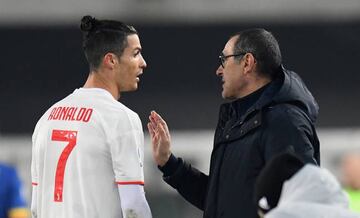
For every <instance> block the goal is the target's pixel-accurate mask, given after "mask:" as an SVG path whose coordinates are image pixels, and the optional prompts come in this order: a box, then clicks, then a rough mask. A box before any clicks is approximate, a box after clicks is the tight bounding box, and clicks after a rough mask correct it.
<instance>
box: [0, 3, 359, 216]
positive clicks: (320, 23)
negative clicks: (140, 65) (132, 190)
mask: <svg viewBox="0 0 360 218" xmlns="http://www.w3.org/2000/svg"><path fill="white" fill-rule="evenodd" d="M86 14H90V15H93V16H95V17H97V18H99V19H105V18H108V19H118V20H122V21H124V22H127V23H129V24H133V25H134V26H135V27H136V28H137V29H138V31H139V32H140V37H141V41H142V46H143V49H144V51H143V55H144V58H145V60H146V61H147V64H148V68H147V69H146V70H145V73H144V74H143V76H142V77H141V82H140V88H139V91H138V92H135V93H126V94H124V95H123V96H122V98H121V102H123V103H124V104H125V105H127V106H128V107H130V108H132V109H133V110H134V111H136V112H137V113H138V114H139V115H140V117H141V118H142V121H143V124H144V127H145V124H146V120H147V117H148V114H149V112H150V111H151V110H153V109H154V110H157V111H158V112H159V113H161V114H162V115H163V117H164V118H165V119H167V121H168V124H169V126H170V128H171V129H172V130H173V132H172V137H173V140H174V143H173V150H174V153H175V154H176V155H178V156H183V157H184V158H185V159H186V160H189V161H190V162H192V163H193V165H195V166H197V167H199V168H200V169H202V170H204V171H205V172H207V171H208V166H209V159H210V152H211V148H212V138H213V131H214V128H215V125H216V122H217V115H218V108H219V105H220V104H221V103H222V102H224V101H223V100H222V99H221V86H220V83H219V79H218V78H217V77H216V75H215V70H216V68H217V67H218V58H217V57H218V54H219V53H220V51H221V50H222V48H223V46H224V43H225V42H226V41H227V39H228V37H229V36H230V35H231V34H233V33H235V32H237V31H240V30H242V29H245V28H249V27H264V28H266V29H268V30H270V31H271V32H272V33H273V34H274V35H275V36H276V37H277V38H278V40H279V43H280V47H281V50H282V54H283V62H284V65H285V67H287V68H289V69H293V70H294V71H296V72H297V73H299V74H300V75H301V76H302V78H303V80H304V81H305V83H306V84H307V85H308V87H309V89H310V90H311V91H312V93H313V95H314V96H315V98H316V99H317V101H318V103H319V105H320V116H319V119H318V123H317V126H318V130H319V138H320V141H321V149H322V154H321V158H322V165H323V166H324V167H326V168H329V169H330V170H331V171H332V172H333V173H334V174H336V175H338V176H339V174H340V172H339V168H338V166H339V160H340V158H341V156H342V155H343V154H344V153H346V152H353V151H359V150H360V128H359V126H360V116H359V115H358V112H359V111H360V101H359V99H360V91H359V83H360V73H359V67H358V64H359V60H360V40H359V35H360V1H359V0H343V1H336V0H300V1H297V0H271V1H266V0H253V1H245V0H222V1H219V0H177V1H172V0H103V1H95V0H77V1H71V0H62V1H57V0H16V1H14V0H0V42H1V46H0V48H1V54H2V56H1V59H0V73H1V77H0V78H1V79H0V100H1V101H0V161H5V162H8V163H11V164H14V165H15V166H17V167H18V169H19V172H20V175H21V177H22V179H23V182H24V188H25V195H26V197H27V199H28V200H30V196H31V179H30V160H31V153H30V152H31V134H32V130H33V128H34V126H35V123H36V121H37V120H38V119H39V117H40V116H41V115H42V114H43V113H44V112H45V110H46V109H47V108H48V107H50V106H51V105H52V104H53V103H54V102H56V101H58V100H60V99H61V98H63V97H65V96H66V95H68V94H69V93H71V92H72V91H73V90H74V89H75V88H78V87H80V86H82V84H83V82H84V81H85V79H86V77H87V74H88V68H87V64H86V61H85V58H84V56H83V53H82V48H81V33H80V30H79V28H78V25H79V22H80V19H81V17H82V16H83V15H86ZM145 148H146V155H145V159H146V165H145V166H146V169H145V176H146V185H145V189H146V191H147V197H148V200H149V204H150V206H151V208H152V211H153V215H154V217H156V218H157V217H159V218H162V217H174V218H177V217H179V218H180V217H201V212H200V211H199V210H198V209H196V208H195V207H193V206H191V205H190V204H188V203H186V202H185V201H184V200H183V199H182V198H181V197H180V196H179V195H177V194H176V192H175V191H174V190H172V189H171V188H169V187H168V186H166V185H165V184H164V183H163V182H162V181H161V174H160V173H159V172H158V171H157V169H156V166H154V162H153V161H152V159H151V154H150V143H149V138H148V135H146V144H145Z"/></svg>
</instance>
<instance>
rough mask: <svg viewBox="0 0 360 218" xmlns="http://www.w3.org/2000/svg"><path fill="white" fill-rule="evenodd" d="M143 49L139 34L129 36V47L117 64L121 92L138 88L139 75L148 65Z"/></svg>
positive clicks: (117, 79)
mask: <svg viewBox="0 0 360 218" xmlns="http://www.w3.org/2000/svg"><path fill="white" fill-rule="evenodd" d="M141 49H142V48H141V44H140V39H139V36H138V35H137V34H132V35H129V36H127V47H126V48H125V49H124V52H123V54H122V55H121V57H120V58H119V63H118V65H117V66H116V75H115V77H116V83H117V85H118V87H119V91H120V92H126V91H135V90H137V88H138V82H139V81H140V79H139V76H140V75H141V74H142V73H143V70H144V68H145V67H146V62H145V60H144V58H143V56H142V54H141Z"/></svg>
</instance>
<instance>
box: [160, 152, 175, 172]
mask: <svg viewBox="0 0 360 218" xmlns="http://www.w3.org/2000/svg"><path fill="white" fill-rule="evenodd" d="M178 166H179V159H178V158H176V157H175V156H174V155H173V154H172V153H171V154H170V157H169V159H168V161H167V162H166V163H165V164H164V165H163V166H158V168H159V170H160V171H161V172H162V173H163V174H164V176H170V175H172V174H173V173H174V172H175V171H176V169H177V168H178Z"/></svg>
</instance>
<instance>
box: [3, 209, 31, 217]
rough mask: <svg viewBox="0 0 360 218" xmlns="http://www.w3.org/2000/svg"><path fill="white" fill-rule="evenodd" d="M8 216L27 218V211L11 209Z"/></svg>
mask: <svg viewBox="0 0 360 218" xmlns="http://www.w3.org/2000/svg"><path fill="white" fill-rule="evenodd" d="M8 214H9V218H28V217H29V210H28V209H26V208H13V209H11V210H10V211H9V213H8Z"/></svg>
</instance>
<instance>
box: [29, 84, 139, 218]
mask: <svg viewBox="0 0 360 218" xmlns="http://www.w3.org/2000/svg"><path fill="white" fill-rule="evenodd" d="M128 134H132V135H133V137H132V138H133V140H135V141H133V142H132V141H129V140H126V139H127V138H128V137H127V135H128ZM123 144H131V145H130V148H131V146H132V147H136V148H134V149H136V150H137V154H136V157H134V155H132V154H127V152H131V153H134V152H133V151H132V150H131V151H129V149H128V148H127V146H129V145H125V146H124V145H123ZM131 149H132V148H131ZM142 152H143V132H142V127H141V123H140V120H139V118H138V116H137V114H136V113H134V112H132V111H131V110H130V109H128V108H127V107H125V106H124V105H122V104H121V103H119V102H117V101H116V100H115V99H114V98H113V97H112V96H111V94H110V93H108V92H107V91H105V90H103V89H77V90H75V91H74V92H73V93H72V94H70V95H69V96H68V97H66V98H64V99H63V100H61V101H59V102H58V103H56V104H55V105H53V106H52V107H51V108H50V109H49V110H48V111H47V112H46V113H45V114H44V115H43V116H42V118H41V119H40V120H39V122H38V124H37V125H36V128H35V131H34V134H33V163H32V174H33V182H34V183H35V185H37V188H38V195H37V205H38V214H39V217H43V218H56V217H58V218H82V217H86V218H96V217H104V218H115V217H116V218H119V217H122V212H121V206H120V197H119V194H118V189H117V184H116V182H118V183H121V182H132V181H133V182H135V183H136V182H138V183H143V174H142V157H141V154H142ZM134 159H136V160H135V162H136V161H137V163H136V164H140V166H141V168H140V167H138V165H136V167H135V168H134V169H133V170H132V169H124V168H131V167H132V165H131V164H132V163H134ZM125 162H129V163H131V164H130V165H129V163H125ZM133 165H134V164H133Z"/></svg>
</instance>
